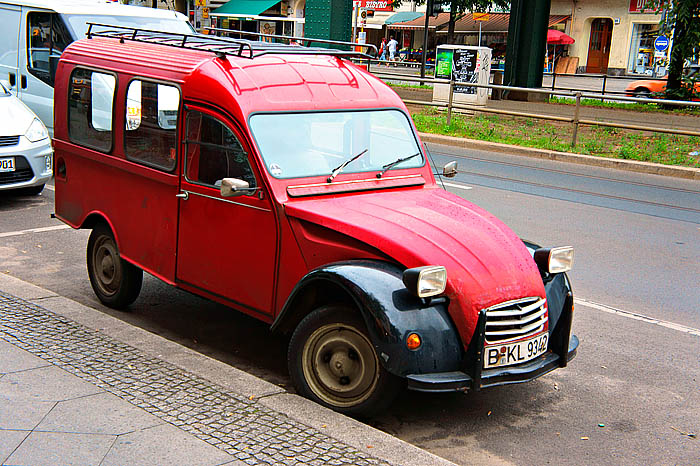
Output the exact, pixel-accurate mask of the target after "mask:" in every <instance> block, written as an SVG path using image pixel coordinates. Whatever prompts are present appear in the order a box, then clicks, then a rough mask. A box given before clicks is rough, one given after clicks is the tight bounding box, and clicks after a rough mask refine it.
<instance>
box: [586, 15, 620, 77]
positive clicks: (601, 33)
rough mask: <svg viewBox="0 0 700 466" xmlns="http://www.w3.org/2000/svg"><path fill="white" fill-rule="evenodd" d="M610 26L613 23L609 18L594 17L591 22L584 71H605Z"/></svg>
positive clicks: (610, 34) (608, 54) (608, 53)
mask: <svg viewBox="0 0 700 466" xmlns="http://www.w3.org/2000/svg"><path fill="white" fill-rule="evenodd" d="M612 27H613V23H612V20H611V19H609V18H596V19H594V20H593V22H592V23H591V39H590V41H589V42H588V60H587V61H586V73H607V71H608V58H609V57H610V41H611V38H612Z"/></svg>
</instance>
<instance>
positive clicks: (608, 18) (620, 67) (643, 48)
mask: <svg viewBox="0 0 700 466" xmlns="http://www.w3.org/2000/svg"><path fill="white" fill-rule="evenodd" d="M646 3H647V2H646V0H552V6H551V9H550V14H552V15H570V16H571V20H570V21H569V22H568V23H567V28H568V30H566V31H565V32H566V33H567V34H568V35H570V36H571V37H573V38H574V39H575V40H576V42H575V43H574V44H571V45H570V46H569V49H568V50H569V56H571V57H574V58H575V59H578V67H577V71H578V72H580V73H608V74H610V75H624V74H641V75H647V76H662V75H664V74H665V73H666V67H667V64H668V53H669V50H670V47H669V48H668V49H667V50H666V51H664V52H657V51H655V49H654V41H655V39H656V38H657V37H658V36H659V22H660V21H661V15H660V14H657V13H656V12H655V11H653V10H645V9H644V5H645V4H646Z"/></svg>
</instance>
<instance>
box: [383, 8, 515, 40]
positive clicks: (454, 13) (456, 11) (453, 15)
mask: <svg viewBox="0 0 700 466" xmlns="http://www.w3.org/2000/svg"><path fill="white" fill-rule="evenodd" d="M403 1H404V0H394V1H393V2H392V5H393V6H394V7H395V8H398V7H399V6H401V3H402V2H403ZM433 2H434V4H435V5H449V7H450V22H449V23H448V28H447V43H448V44H453V43H454V31H455V23H456V22H457V21H458V20H459V19H461V18H462V17H463V16H464V14H465V13H467V12H472V13H473V12H475V11H476V12H489V11H492V10H494V9H496V10H499V11H508V9H509V8H510V0H496V1H489V0H433V1H432V2H429V0H418V2H417V3H418V5H423V4H425V3H433ZM428 13H430V12H428Z"/></svg>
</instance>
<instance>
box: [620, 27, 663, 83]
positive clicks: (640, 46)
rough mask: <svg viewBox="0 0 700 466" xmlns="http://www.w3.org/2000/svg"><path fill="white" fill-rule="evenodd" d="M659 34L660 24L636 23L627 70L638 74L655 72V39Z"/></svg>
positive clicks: (633, 28)
mask: <svg viewBox="0 0 700 466" xmlns="http://www.w3.org/2000/svg"><path fill="white" fill-rule="evenodd" d="M658 35H659V25H658V24H643V23H634V24H633V25H632V42H631V44H630V56H629V61H628V64H627V71H628V72H630V73H636V74H646V75H649V76H651V75H653V74H654V65H655V61H658V59H657V60H655V59H654V39H656V36H658Z"/></svg>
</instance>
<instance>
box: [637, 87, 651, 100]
mask: <svg viewBox="0 0 700 466" xmlns="http://www.w3.org/2000/svg"><path fill="white" fill-rule="evenodd" d="M634 96H635V97H639V98H640V99H649V98H651V91H650V90H649V89H647V88H646V87H638V88H637V89H635V90H634Z"/></svg>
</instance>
